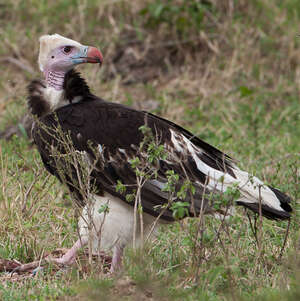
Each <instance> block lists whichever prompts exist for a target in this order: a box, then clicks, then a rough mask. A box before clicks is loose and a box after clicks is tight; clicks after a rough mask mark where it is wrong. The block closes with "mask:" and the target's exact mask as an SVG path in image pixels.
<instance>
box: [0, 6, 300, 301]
mask: <svg viewBox="0 0 300 301" xmlns="http://www.w3.org/2000/svg"><path fill="white" fill-rule="evenodd" d="M0 5H1V9H0V63H1V78H0V131H1V132H3V131H4V132H5V129H6V128H7V127H10V126H12V127H11V129H12V130H13V131H15V132H17V135H15V136H12V137H10V140H5V139H1V140H0V165H1V169H0V170H1V173H0V216H1V224H0V258H1V259H2V260H10V263H11V262H12V261H13V260H15V261H17V262H22V263H26V262H31V261H33V260H40V259H41V258H43V257H44V255H45V254H48V253H51V252H54V251H55V250H57V249H58V248H67V247H70V246H71V245H72V243H73V242H74V241H75V240H76V238H77V235H76V224H77V223H76V214H75V210H74V206H73V205H72V204H73V203H72V199H71V198H70V196H69V194H68V191H67V190H66V189H65V188H63V187H62V186H61V185H60V184H59V183H58V182H57V180H56V179H55V178H53V177H52V176H49V174H48V173H47V172H46V171H45V169H44V168H43V166H42V164H41V160H40V158H39V155H38V153H37V151H36V149H35V147H34V145H32V142H31V140H30V139H28V137H27V135H26V130H25V128H26V125H25V123H24V122H23V121H22V116H24V114H26V112H27V106H26V86H27V84H28V83H29V82H30V80H32V79H33V78H37V77H40V76H41V74H40V72H39V70H38V66H37V56H38V38H39V36H40V35H42V34H45V33H55V32H57V33H59V34H62V35H64V36H67V37H70V38H73V39H75V40H78V41H80V42H82V43H84V44H86V45H93V46H97V47H99V48H100V49H101V50H102V52H103V55H104V64H103V67H102V68H101V69H99V68H97V67H95V66H92V65H91V66H80V68H78V70H79V71H80V72H81V73H82V75H83V76H84V77H85V78H86V80H87V82H88V83H89V85H90V87H91V89H92V91H93V92H94V93H95V94H96V95H98V96H101V97H102V98H104V99H106V100H109V101H114V102H120V103H123V104H126V105H130V106H133V107H135V108H138V109H144V110H149V111H151V112H153V113H155V114H158V115H160V116H163V117H165V118H168V119H170V120H172V121H173V122H176V123H178V124H180V125H182V126H184V127H186V128H187V129H189V130H190V131H192V132H193V133H195V134H196V135H198V136H199V137H200V138H201V139H204V140H205V141H207V142H208V143H210V144H212V145H214V146H215V147H217V148H219V149H221V150H222V151H224V152H225V153H227V154H228V155H230V156H231V157H233V158H236V159H237V160H238V165H239V166H240V167H241V168H243V169H245V170H247V171H249V172H251V173H253V174H255V175H257V176H258V177H260V178H261V179H262V180H263V181H264V182H266V183H268V184H270V185H272V186H275V187H277V188H279V189H281V190H282V191H284V192H286V193H287V194H289V195H290V196H291V198H292V199H293V208H294V212H293V218H292V220H291V225H290V231H289V236H288V239H287V242H286V245H285V248H284V250H283V253H282V256H280V253H281V250H282V246H283V244H284V239H285V233H286V229H287V222H276V221H269V220H263V222H262V223H259V227H258V233H257V239H256V238H255V236H254V235H253V233H252V231H251V227H250V223H249V220H248V217H247V214H246V212H245V211H244V210H242V209H241V208H238V209H237V213H236V214H235V216H233V217H231V218H230V219H228V220H226V222H222V221H220V220H216V219H214V218H213V217H212V216H206V217H205V219H204V223H203V224H202V225H203V228H202V230H201V231H200V233H199V231H197V230H196V229H197V226H198V224H197V223H198V221H197V220H184V221H183V222H180V223H179V222H178V223H175V224H173V225H172V226H170V227H167V228H166V229H163V230H162V231H161V233H160V234H159V237H158V238H157V239H156V240H154V241H153V242H151V243H149V244H147V245H146V246H145V247H144V249H143V250H138V251H133V250H131V249H130V248H128V250H126V255H125V260H124V267H123V269H122V271H121V272H120V274H117V275H108V274H107V273H106V271H105V267H104V268H103V265H102V264H101V263H99V264H98V265H95V266H90V265H89V263H88V262H86V261H85V259H86V256H85V252H84V251H83V252H82V254H81V258H82V260H81V261H79V262H78V264H77V265H75V266H74V267H73V268H71V269H64V270H57V269H56V267H54V266H50V265H46V266H45V268H44V270H43V272H41V273H38V275H36V276H35V277H31V275H30V274H26V275H13V277H11V275H8V274H7V273H1V275H0V295H1V299H2V300H54V299H56V300H99V299H101V300H143V299H144V300H252V299H254V298H255V299H257V300H298V299H299V294H300V290H299V285H297V284H298V283H299V280H300V273H299V266H300V260H299V253H298V249H299V204H298V202H299V197H300V184H299V183H300V171H299V166H300V153H299V150H300V144H299V141H300V106H299V103H300V102H299V84H300V64H299V61H300V49H299V45H300V39H299V37H298V35H299V20H300V4H299V3H298V1H294V0H286V1H272V2H271V1H267V0H256V1H246V0H242V1H238V2H237V1H233V0H225V1H213V0H211V1H204V0H203V1H194V0H193V1H184V0H168V1H165V2H164V3H161V1H158V0H152V1H150V0H149V1H146V0H143V1H130V2H128V1H102V2H101V3H100V4H99V3H98V1H79V0H74V1H63V0H60V1H55V2H53V3H52V2H51V3H47V2H43V1H40V2H37V1H34V0H30V1H26V2H25V1H17V0H8V1H6V2H5V3H3V4H0ZM6 133H7V132H6ZM251 218H253V215H251ZM95 260H97V259H95ZM1 262H3V261H1ZM5 262H6V263H7V261H5Z"/></svg>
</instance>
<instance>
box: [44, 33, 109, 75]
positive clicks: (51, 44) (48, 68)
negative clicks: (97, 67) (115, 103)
mask: <svg viewBox="0 0 300 301" xmlns="http://www.w3.org/2000/svg"><path fill="white" fill-rule="evenodd" d="M102 61H103V56H102V53H101V52H100V51H99V50H98V49H97V48H95V47H91V46H85V45H82V44H80V43H78V42H76V41H74V40H71V39H68V38H65V37H63V36H61V35H59V34H53V35H44V36H42V37H40V52H39V66H40V69H41V71H43V72H44V73H46V72H68V71H69V70H71V69H72V68H73V67H74V66H76V65H78V64H82V63H99V64H101V63H102Z"/></svg>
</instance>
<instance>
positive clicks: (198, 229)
mask: <svg viewBox="0 0 300 301" xmlns="http://www.w3.org/2000/svg"><path fill="white" fill-rule="evenodd" d="M208 181H209V177H207V178H206V180H205V183H204V190H203V194H202V199H201V207H200V213H199V219H198V227H197V235H196V239H197V241H198V237H199V234H200V232H201V246H200V250H199V260H200V261H199V264H198V265H197V267H196V273H195V274H196V276H195V283H197V282H198V280H199V271H200V263H201V258H202V255H203V254H202V250H203V215H204V211H203V205H204V196H205V191H206V187H207V184H208ZM195 245H196V244H195ZM194 252H195V253H196V250H194ZM194 264H195V262H194Z"/></svg>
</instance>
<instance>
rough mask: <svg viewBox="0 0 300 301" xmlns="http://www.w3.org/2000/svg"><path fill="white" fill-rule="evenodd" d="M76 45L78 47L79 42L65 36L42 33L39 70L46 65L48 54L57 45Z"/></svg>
mask: <svg viewBox="0 0 300 301" xmlns="http://www.w3.org/2000/svg"><path fill="white" fill-rule="evenodd" d="M64 45H68V46H76V47H80V46H82V45H81V44H80V43H78V42H76V41H74V40H71V39H68V38H65V37H63V36H61V35H59V34H57V33H55V34H52V35H44V36H41V37H40V53H39V60H38V62H39V66H40V70H41V71H44V66H45V65H46V63H47V61H48V59H49V57H48V56H49V54H50V52H51V51H52V50H53V49H55V48H57V47H59V46H64Z"/></svg>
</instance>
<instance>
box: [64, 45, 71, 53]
mask: <svg viewBox="0 0 300 301" xmlns="http://www.w3.org/2000/svg"><path fill="white" fill-rule="evenodd" d="M71 50H72V46H66V47H64V53H69V52H70V51H71Z"/></svg>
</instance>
